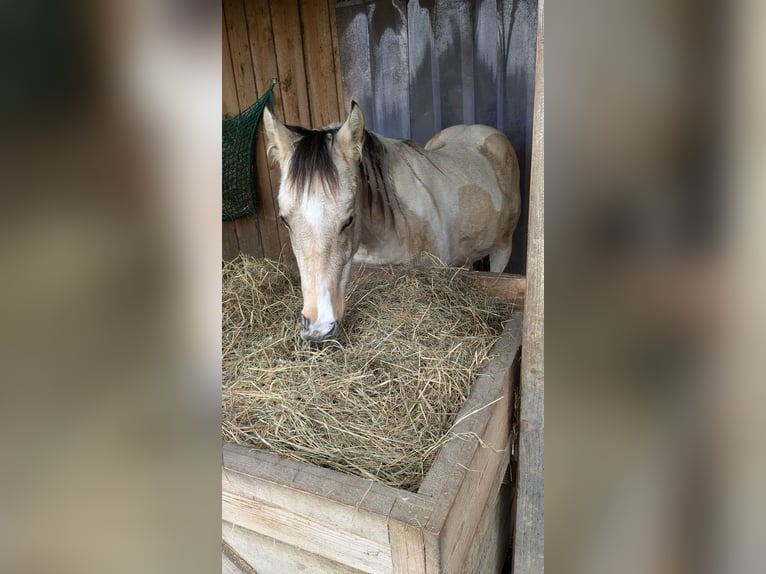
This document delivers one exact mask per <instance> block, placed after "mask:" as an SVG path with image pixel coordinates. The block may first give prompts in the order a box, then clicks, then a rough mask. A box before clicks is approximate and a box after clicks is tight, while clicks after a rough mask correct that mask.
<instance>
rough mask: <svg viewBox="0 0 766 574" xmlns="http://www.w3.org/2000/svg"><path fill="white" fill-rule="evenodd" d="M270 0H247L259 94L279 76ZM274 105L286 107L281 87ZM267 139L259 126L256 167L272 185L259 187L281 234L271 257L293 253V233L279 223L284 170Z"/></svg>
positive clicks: (259, 194)
mask: <svg viewBox="0 0 766 574" xmlns="http://www.w3.org/2000/svg"><path fill="white" fill-rule="evenodd" d="M269 3H270V2H269V0H255V1H248V2H245V15H246V19H247V31H248V36H249V38H250V56H251V59H252V61H253V69H254V72H255V86H256V88H257V89H258V93H259V94H263V93H265V92H266V91H267V90H268V89H269V88H270V87H271V85H272V81H273V80H274V79H275V78H277V77H278V75H279V72H278V70H277V57H276V52H275V47H274V34H273V29H272V25H271V15H270V10H269ZM273 93H274V109H276V110H279V109H281V107H282V102H281V99H282V98H281V96H280V93H279V89H275V90H274V92H273ZM265 141H266V139H265V137H264V135H263V129H262V128H259V130H258V135H257V141H256V154H258V155H259V156H260V157H258V158H256V169H258V170H264V171H265V173H267V174H268V184H269V185H268V188H266V187H264V188H263V189H261V188H259V189H258V198H259V199H260V200H261V201H265V202H267V203H269V204H270V205H271V206H272V209H273V212H272V211H268V210H266V213H265V216H266V217H269V218H271V217H272V215H273V219H274V223H275V227H274V228H270V229H269V232H270V233H271V232H272V230H273V229H276V231H277V235H278V236H279V252H268V253H267V255H268V257H270V258H272V259H278V258H279V257H280V256H281V255H282V253H283V252H286V253H287V254H289V255H292V249H290V247H289V244H290V235H289V234H288V232H287V230H286V229H285V228H284V227H283V226H282V225H280V224H279V223H278V221H277V215H278V213H277V212H278V211H279V204H278V202H277V195H278V193H279V181H280V174H279V168H278V167H277V166H276V165H274V164H273V163H272V162H270V161H269V160H268V157H267V156H266V143H265ZM266 181H267V180H266V178H265V177H263V185H264V186H265V185H266Z"/></svg>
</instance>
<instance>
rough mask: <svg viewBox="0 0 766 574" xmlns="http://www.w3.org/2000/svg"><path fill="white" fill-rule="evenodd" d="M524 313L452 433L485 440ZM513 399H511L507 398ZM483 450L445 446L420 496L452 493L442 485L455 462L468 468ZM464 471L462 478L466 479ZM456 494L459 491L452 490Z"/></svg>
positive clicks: (473, 444) (462, 444) (496, 350)
mask: <svg viewBox="0 0 766 574" xmlns="http://www.w3.org/2000/svg"><path fill="white" fill-rule="evenodd" d="M522 320H523V313H521V312H519V311H516V312H514V313H513V314H512V315H511V319H510V320H509V321H508V322H507V323H506V326H505V329H504V331H503V335H502V336H501V338H500V339H499V340H498V342H497V343H496V344H495V346H494V347H493V349H492V351H491V353H490V356H492V357H494V359H493V360H490V361H489V362H488V363H487V364H486V365H485V366H484V368H482V370H481V371H480V372H479V374H478V375H477V377H476V381H475V382H474V384H473V387H472V388H471V392H470V394H469V396H468V399H467V400H466V402H465V403H464V404H463V407H462V408H461V409H460V411H459V412H458V416H457V420H458V421H460V422H459V423H458V424H456V425H455V426H454V428H453V429H452V430H451V432H453V433H475V434H476V435H478V436H480V437H481V436H482V435H483V433H484V431H485V429H486V427H487V424H488V423H489V421H490V419H491V417H492V413H493V409H492V406H491V403H493V401H498V400H499V399H500V398H501V395H502V392H503V389H504V388H505V386H506V383H507V381H508V379H509V377H510V376H511V368H512V366H513V363H514V360H515V358H516V355H517V354H518V350H519V347H520V344H521V324H522ZM507 398H508V399H510V397H507ZM478 448H480V445H479V443H478V441H475V440H474V441H461V440H452V441H450V442H448V443H447V444H445V445H444V446H443V447H442V448H441V450H440V451H439V454H437V455H436V459H435V460H434V463H433V464H432V465H431V469H430V470H429V472H428V473H427V475H426V477H425V478H424V479H423V483H422V484H421V486H420V490H419V491H418V494H421V495H424V496H435V495H440V493H442V492H443V491H444V490H450V489H449V488H447V487H449V486H450V485H446V484H442V483H441V482H440V480H441V476H442V475H444V474H447V473H449V472H451V471H452V470H454V464H453V461H454V460H460V461H462V463H463V464H468V463H469V462H470V461H471V460H472V459H473V455H474V453H475V452H476V450H477V449H478ZM465 472H466V471H464V472H463V473H462V476H464V475H465ZM461 480H462V478H459V479H455V480H454V484H453V485H452V486H455V487H456V486H457V485H458V484H459V482H460V481H461ZM452 490H453V491H454V492H456V491H457V489H456V488H454V489H452Z"/></svg>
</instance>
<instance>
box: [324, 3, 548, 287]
mask: <svg viewBox="0 0 766 574" xmlns="http://www.w3.org/2000/svg"><path fill="white" fill-rule="evenodd" d="M336 14H337V23H338V41H339V48H340V59H341V70H342V79H343V93H344V97H345V104H346V109H348V104H349V102H350V101H351V100H352V99H354V100H356V101H357V102H358V103H359V104H360V106H361V107H362V111H363V112H364V114H365V119H366V121H367V126H368V128H369V129H372V130H373V131H376V132H378V133H381V134H383V135H386V136H389V137H397V138H410V139H413V140H415V141H416V142H418V143H420V144H421V145H422V144H425V142H426V141H428V139H430V138H431V136H433V135H434V134H435V133H436V132H437V131H439V130H440V129H442V128H445V127H448V126H451V125H455V124H461V123H466V124H472V123H480V124H487V125H490V126H494V127H496V128H498V129H499V130H501V131H502V132H503V133H505V134H506V136H508V138H509V139H510V141H511V143H512V144H513V146H514V148H515V149H516V153H517V154H518V156H519V163H520V165H521V186H522V196H523V211H522V215H521V220H520V222H519V229H517V231H516V234H515V235H514V248H513V255H512V257H511V262H510V264H509V267H508V270H509V271H512V272H515V273H523V272H524V269H525V266H526V231H527V213H528V196H529V194H528V190H529V171H530V170H529V165H530V156H531V147H532V111H533V110H532V108H533V98H534V82H535V40H536V33H537V31H536V28H537V1H536V0H473V1H464V0H411V1H409V2H406V1H404V0H374V1H373V0H352V1H342V2H338V5H337V8H336Z"/></svg>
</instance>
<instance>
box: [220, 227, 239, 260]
mask: <svg viewBox="0 0 766 574" xmlns="http://www.w3.org/2000/svg"><path fill="white" fill-rule="evenodd" d="M222 223H223V225H222V226H221V233H222V238H221V239H222V244H221V257H222V258H223V260H224V261H231V260H232V259H235V258H236V257H237V255H239V241H238V240H237V228H236V226H235V225H234V222H233V221H224V222H222Z"/></svg>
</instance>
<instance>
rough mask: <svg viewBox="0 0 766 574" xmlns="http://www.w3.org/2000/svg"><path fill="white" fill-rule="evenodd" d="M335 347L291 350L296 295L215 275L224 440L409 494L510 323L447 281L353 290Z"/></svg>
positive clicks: (271, 282) (295, 337)
mask: <svg viewBox="0 0 766 574" xmlns="http://www.w3.org/2000/svg"><path fill="white" fill-rule="evenodd" d="M347 300H348V306H347V310H346V315H345V318H344V320H343V325H342V328H341V331H340V333H339V334H338V336H337V341H328V342H325V343H307V342H305V341H303V340H302V339H301V338H300V327H299V317H300V315H299V314H300V310H301V306H302V298H301V292H300V283H299V279H298V277H297V276H292V275H291V274H290V273H289V271H287V269H286V268H285V267H283V266H281V265H279V264H276V263H274V262H271V261H268V260H262V259H253V258H241V259H237V260H235V261H233V262H231V263H227V264H225V265H224V268H223V438H224V440H226V441H229V442H234V443H237V444H246V445H251V446H256V447H259V448H263V449H266V450H269V451H272V452H275V453H279V454H281V455H284V456H288V457H291V458H295V459H299V460H302V461H305V462H309V463H312V464H316V465H319V466H323V467H327V468H333V469H336V470H339V471H342V472H346V473H349V474H354V475H357V476H360V477H363V478H369V479H373V480H376V481H379V482H382V483H384V484H387V485H390V486H394V487H398V488H403V489H406V490H411V491H416V490H417V489H418V487H419V486H420V482H421V480H422V479H423V477H424V475H425V473H426V472H427V471H428V469H429V467H430V465H431V463H432V461H433V458H434V456H435V454H436V452H437V451H438V450H439V447H440V446H441V445H442V444H443V443H444V441H446V440H448V435H447V432H448V431H449V429H450V427H451V425H452V424H453V423H454V420H455V415H456V414H457V412H458V411H459V410H460V407H461V405H462V404H463V402H464V401H465V399H466V397H467V394H468V392H469V390H470V387H471V384H472V382H473V379H474V377H475V374H476V372H477V370H478V369H479V367H480V366H481V364H482V363H483V362H484V360H485V359H486V358H487V355H488V352H489V351H490V349H491V347H492V345H493V344H494V343H495V341H496V340H497V338H498V336H499V334H500V333H501V331H502V321H504V320H506V319H508V318H509V317H510V314H511V310H512V308H511V307H512V306H511V303H510V302H507V301H502V300H498V299H494V298H491V297H489V296H487V295H486V294H485V293H484V292H483V290H482V289H481V288H480V287H479V286H478V285H477V284H476V283H474V282H472V281H470V280H469V279H467V278H465V276H464V275H463V274H460V273H458V272H457V271H456V270H455V269H449V268H443V267H442V268H418V269H406V270H405V269H382V270H375V271H373V272H371V273H369V274H366V275H363V276H361V277H359V278H357V279H353V280H352V282H351V284H350V285H349V288H348V290H347Z"/></svg>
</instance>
